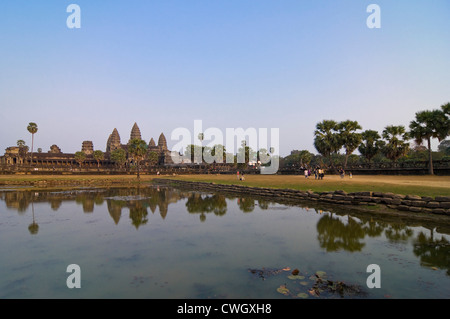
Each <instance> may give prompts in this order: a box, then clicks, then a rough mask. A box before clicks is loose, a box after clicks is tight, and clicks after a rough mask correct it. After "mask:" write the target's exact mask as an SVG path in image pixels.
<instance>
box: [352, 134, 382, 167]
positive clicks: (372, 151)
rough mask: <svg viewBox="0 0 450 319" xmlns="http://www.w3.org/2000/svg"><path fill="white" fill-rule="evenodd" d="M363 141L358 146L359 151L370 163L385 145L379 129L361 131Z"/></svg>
mask: <svg viewBox="0 0 450 319" xmlns="http://www.w3.org/2000/svg"><path fill="white" fill-rule="evenodd" d="M361 137H362V143H361V144H360V145H359V147H358V151H359V152H360V153H361V155H362V156H364V157H365V158H366V159H367V161H368V162H369V163H370V161H371V160H372V158H373V157H374V156H375V155H377V154H378V153H379V152H380V151H381V149H382V148H383V146H384V142H383V141H382V140H380V139H381V136H380V135H379V134H378V132H377V131H374V130H366V131H364V132H362V133H361Z"/></svg>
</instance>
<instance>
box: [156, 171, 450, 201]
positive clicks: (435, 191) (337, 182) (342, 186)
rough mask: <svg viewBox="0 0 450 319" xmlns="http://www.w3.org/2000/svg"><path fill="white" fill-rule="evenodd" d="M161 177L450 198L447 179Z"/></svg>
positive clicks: (438, 177)
mask: <svg viewBox="0 0 450 319" xmlns="http://www.w3.org/2000/svg"><path fill="white" fill-rule="evenodd" d="M162 178H171V179H174V178H176V179H182V180H187V181H198V182H214V183H218V184H230V185H231V184H235V185H247V186H253V187H269V188H290V189H297V190H311V191H314V192H325V191H335V190H343V191H346V192H348V193H350V192H359V191H374V192H383V193H388V192H391V193H395V194H404V195H419V196H431V197H435V196H450V177H448V176H380V175H376V176H367V175H365V176H353V178H351V179H350V178H349V177H348V176H347V177H345V178H344V179H341V178H340V177H339V176H326V177H325V178H324V179H323V180H315V179H314V177H312V178H311V177H310V178H309V179H305V177H304V176H300V175H245V181H239V180H238V179H237V177H236V176H234V175H179V176H164V177H162Z"/></svg>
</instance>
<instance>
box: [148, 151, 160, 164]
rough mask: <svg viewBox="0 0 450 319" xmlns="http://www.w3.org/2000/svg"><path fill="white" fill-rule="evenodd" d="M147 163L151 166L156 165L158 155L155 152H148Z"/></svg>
mask: <svg viewBox="0 0 450 319" xmlns="http://www.w3.org/2000/svg"><path fill="white" fill-rule="evenodd" d="M147 158H148V161H149V163H150V165H151V166H156V165H158V153H157V152H155V151H150V152H148V154H147Z"/></svg>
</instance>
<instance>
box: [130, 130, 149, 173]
mask: <svg viewBox="0 0 450 319" xmlns="http://www.w3.org/2000/svg"><path fill="white" fill-rule="evenodd" d="M147 147H148V145H147V143H145V141H143V140H141V139H139V138H133V139H132V140H131V141H130V143H129V145H128V153H129V154H130V156H131V158H132V159H133V160H134V161H135V162H136V165H137V178H138V179H140V178H141V177H140V175H139V165H140V162H141V161H142V160H143V159H144V158H145V156H146V155H147Z"/></svg>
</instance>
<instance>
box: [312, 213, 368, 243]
mask: <svg viewBox="0 0 450 319" xmlns="http://www.w3.org/2000/svg"><path fill="white" fill-rule="evenodd" d="M316 227H317V232H318V236H317V239H318V241H319V244H320V247H322V248H324V249H325V250H326V251H328V252H330V251H338V250H341V249H343V250H346V251H351V252H353V251H361V249H362V248H363V247H364V246H365V243H362V242H360V239H363V238H364V235H365V233H364V230H363V228H362V226H361V224H359V223H358V222H357V221H356V220H354V219H353V218H351V217H350V216H348V222H347V224H344V222H343V221H342V220H341V219H340V218H338V217H333V216H331V215H328V214H327V215H324V216H323V217H322V218H321V219H320V220H319V222H318V223H317V226H316Z"/></svg>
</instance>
